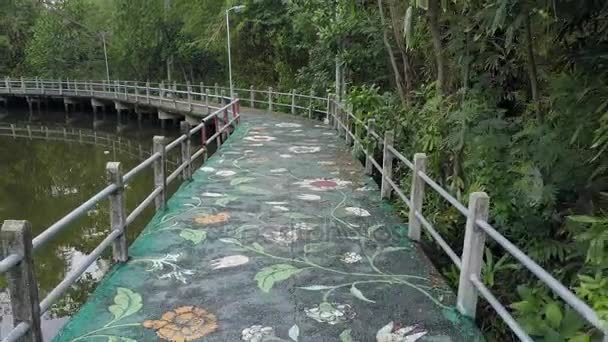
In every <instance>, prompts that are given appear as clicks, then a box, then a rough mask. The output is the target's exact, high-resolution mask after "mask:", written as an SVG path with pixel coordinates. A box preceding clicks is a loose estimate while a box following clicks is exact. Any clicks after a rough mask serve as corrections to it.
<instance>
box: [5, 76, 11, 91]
mask: <svg viewBox="0 0 608 342" xmlns="http://www.w3.org/2000/svg"><path fill="white" fill-rule="evenodd" d="M4 82H6V89H8V92H9V94H10V92H11V78H10V77H6V78H5V79H4Z"/></svg>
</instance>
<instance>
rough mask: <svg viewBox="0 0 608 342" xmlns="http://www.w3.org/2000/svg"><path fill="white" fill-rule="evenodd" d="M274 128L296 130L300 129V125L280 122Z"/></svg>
mask: <svg viewBox="0 0 608 342" xmlns="http://www.w3.org/2000/svg"><path fill="white" fill-rule="evenodd" d="M275 126H277V127H281V128H298V127H302V125H300V124H298V123H295V122H281V123H278V124H275Z"/></svg>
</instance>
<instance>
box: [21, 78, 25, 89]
mask: <svg viewBox="0 0 608 342" xmlns="http://www.w3.org/2000/svg"><path fill="white" fill-rule="evenodd" d="M21 89H23V92H25V80H24V79H23V77H21Z"/></svg>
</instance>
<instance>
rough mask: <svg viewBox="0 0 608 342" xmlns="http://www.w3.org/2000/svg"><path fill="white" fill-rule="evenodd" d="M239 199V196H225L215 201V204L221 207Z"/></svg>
mask: <svg viewBox="0 0 608 342" xmlns="http://www.w3.org/2000/svg"><path fill="white" fill-rule="evenodd" d="M237 199H239V198H238V197H237V196H225V197H222V198H218V199H217V201H215V204H216V205H219V206H220V207H225V206H226V205H227V204H228V203H230V202H233V201H236V200H237Z"/></svg>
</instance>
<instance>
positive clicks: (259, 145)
mask: <svg viewBox="0 0 608 342" xmlns="http://www.w3.org/2000/svg"><path fill="white" fill-rule="evenodd" d="M249 146H251V147H261V146H264V144H249Z"/></svg>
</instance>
